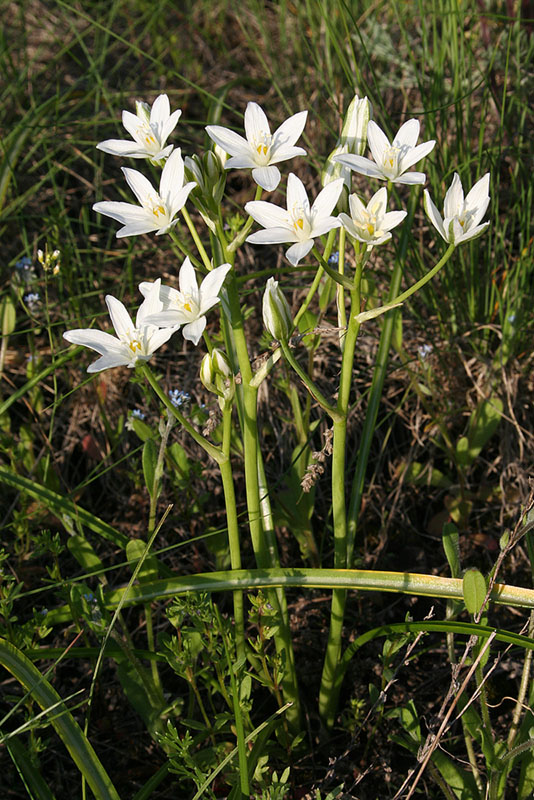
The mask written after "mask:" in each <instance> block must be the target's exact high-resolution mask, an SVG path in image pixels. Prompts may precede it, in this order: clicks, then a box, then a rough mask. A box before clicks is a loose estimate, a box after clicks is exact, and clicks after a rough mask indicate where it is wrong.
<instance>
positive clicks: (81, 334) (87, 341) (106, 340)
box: [63, 328, 121, 355]
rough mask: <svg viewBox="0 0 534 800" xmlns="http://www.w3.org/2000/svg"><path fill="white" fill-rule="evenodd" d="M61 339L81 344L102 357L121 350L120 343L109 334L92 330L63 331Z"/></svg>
mask: <svg viewBox="0 0 534 800" xmlns="http://www.w3.org/2000/svg"><path fill="white" fill-rule="evenodd" d="M63 338H64V339H66V340H67V342H71V343H72V344H81V345H83V346H84V347H90V348H91V350H96V352H97V353H101V354H102V355H104V354H105V353H108V352H114V353H116V352H118V351H119V350H121V342H120V341H119V340H118V339H117V338H116V337H115V336H112V335H111V334H110V333H104V331H99V330H93V329H92V328H85V329H84V328H76V329H74V330H72V331H65V333H64V334H63Z"/></svg>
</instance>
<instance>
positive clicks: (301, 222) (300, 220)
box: [295, 217, 304, 230]
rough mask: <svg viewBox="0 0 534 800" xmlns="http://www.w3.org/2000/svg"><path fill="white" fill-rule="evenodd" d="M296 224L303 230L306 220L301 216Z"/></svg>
mask: <svg viewBox="0 0 534 800" xmlns="http://www.w3.org/2000/svg"><path fill="white" fill-rule="evenodd" d="M295 225H298V227H299V228H300V229H301V230H302V229H303V228H304V220H303V219H302V217H299V218H298V219H297V220H296V222H295Z"/></svg>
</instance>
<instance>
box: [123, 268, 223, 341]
mask: <svg viewBox="0 0 534 800" xmlns="http://www.w3.org/2000/svg"><path fill="white" fill-rule="evenodd" d="M230 269H231V264H221V266H220V267H216V268H215V269H212V270H211V272H208V274H207V275H206V277H205V278H204V280H203V281H202V283H201V284H200V286H198V283H197V277H196V274H195V270H194V268H193V265H192V264H191V262H190V260H189V258H186V259H185V260H184V262H183V264H182V266H181V267H180V273H179V276H178V284H179V287H180V289H173V288H172V287H171V286H165V285H162V286H160V289H159V301H160V308H159V309H157V311H155V312H153V313H152V314H151V315H150V317H149V320H148V321H149V322H150V323H152V324H153V325H158V326H159V327H161V328H167V327H169V326H172V327H175V326H176V325H183V326H184V327H183V328H182V333H183V335H184V339H189V341H190V342H193V344H194V345H197V344H198V343H199V341H200V337H201V336H202V334H203V332H204V328H205V327H206V316H205V314H206V312H207V311H209V309H210V308H212V307H213V306H214V305H216V303H218V302H219V299H220V298H219V292H220V291H221V288H222V285H223V283H224V279H225V278H226V275H227V273H228V270H230ZM153 286H154V284H153V283H150V282H148V281H144V282H143V283H141V284H140V285H139V291H140V292H141V294H142V295H144V296H145V297H148V296H149V294H150V293H151V292H152V291H153Z"/></svg>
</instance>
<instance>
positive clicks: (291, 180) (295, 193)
mask: <svg viewBox="0 0 534 800" xmlns="http://www.w3.org/2000/svg"><path fill="white" fill-rule="evenodd" d="M286 195H287V207H288V209H291V208H293V206H301V207H302V208H303V209H304V211H305V212H307V211H309V209H310V201H309V200H308V195H307V194H306V189H305V188H304V184H303V183H302V181H301V180H300V178H297V176H296V175H295V173H294V172H290V173H289V175H288V178H287V192H286Z"/></svg>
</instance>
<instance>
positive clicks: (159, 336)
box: [63, 278, 177, 372]
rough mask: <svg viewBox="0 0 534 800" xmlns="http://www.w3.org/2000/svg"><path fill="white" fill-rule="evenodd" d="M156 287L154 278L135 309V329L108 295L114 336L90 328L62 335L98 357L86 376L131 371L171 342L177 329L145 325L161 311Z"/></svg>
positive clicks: (123, 311)
mask: <svg viewBox="0 0 534 800" xmlns="http://www.w3.org/2000/svg"><path fill="white" fill-rule="evenodd" d="M160 283H161V281H160V279H159V278H158V280H157V281H155V282H154V283H153V284H152V290H151V291H150V292H148V293H147V295H146V297H145V300H144V301H143V302H142V303H141V305H140V306H139V309H138V311H137V316H136V318H135V325H134V323H133V322H132V319H131V317H130V315H129V314H128V312H127V310H126V308H125V306H124V305H123V304H122V303H121V302H120V300H117V299H116V298H115V297H112V296H111V295H109V294H108V295H107V296H106V305H107V307H108V311H109V315H110V317H111V322H112V323H113V327H114V328H115V333H116V334H117V335H116V336H112V335H111V334H110V333H104V331H99V330H93V329H92V328H85V329H82V328H77V329H75V330H72V331H65V333H64V334H63V338H64V339H66V340H67V341H68V342H72V344H82V345H83V346H84V347H90V348H91V350H96V352H97V353H100V356H101V357H100V358H99V359H97V360H96V361H94V362H93V363H92V364H90V365H89V366H88V367H87V372H101V371H102V370H104V369H111V368H112V367H130V368H131V367H135V365H136V363H137V361H148V360H149V358H151V356H152V354H153V353H154V351H155V350H157V349H158V347H161V345H162V344H164V343H165V342H167V341H168V340H169V339H170V338H171V336H172V335H173V333H174V332H175V331H176V330H177V328H166V329H164V330H159V329H158V327H157V326H155V325H151V324H149V323H148V322H147V317H148V316H149V315H150V314H153V313H154V312H156V311H157V310H158V309H159V308H160V307H161V303H160V300H159V289H160Z"/></svg>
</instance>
